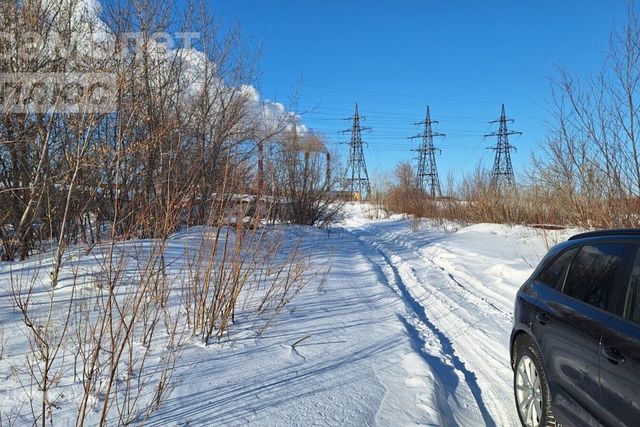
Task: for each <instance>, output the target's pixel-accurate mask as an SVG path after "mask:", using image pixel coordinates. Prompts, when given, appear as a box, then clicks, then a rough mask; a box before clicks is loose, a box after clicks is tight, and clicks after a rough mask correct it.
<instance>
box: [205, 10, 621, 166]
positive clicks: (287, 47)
mask: <svg viewBox="0 0 640 427" xmlns="http://www.w3.org/2000/svg"><path fill="white" fill-rule="evenodd" d="M210 6H211V10H212V11H213V12H215V13H216V15H217V16H218V18H221V19H222V20H223V21H224V22H225V23H227V24H228V23H230V22H232V21H238V22H239V23H240V24H241V27H242V33H243V35H244V38H245V41H247V42H248V43H251V44H253V45H254V46H256V45H258V44H260V45H261V46H262V47H261V52H262V55H261V58H260V64H259V65H260V75H259V77H258V80H257V82H255V83H256V84H257V86H258V87H259V89H260V91H261V93H262V95H263V97H265V98H267V99H270V100H275V101H279V102H283V103H285V105H290V96H291V94H292V93H294V92H295V91H296V88H297V87H298V85H299V86H300V88H301V90H300V93H299V96H298V102H297V108H296V110H297V111H301V112H303V113H304V115H303V121H304V123H305V124H306V125H307V126H309V127H310V128H313V129H314V130H315V131H316V132H317V133H321V134H323V135H324V136H325V137H326V138H327V140H328V141H329V143H330V144H331V146H333V147H340V150H341V152H342V153H343V157H346V153H347V147H346V145H340V144H339V143H340V142H341V141H347V140H348V138H349V135H348V134H345V135H341V134H339V133H338V131H339V130H341V129H347V128H349V126H350V123H349V122H347V121H343V120H341V119H343V118H345V117H348V116H349V115H350V114H352V112H353V106H354V103H355V102H356V101H358V103H359V105H360V111H361V113H362V114H363V115H365V116H366V117H367V120H366V122H365V123H366V125H367V126H371V127H372V128H373V129H372V131H371V132H370V133H366V134H364V138H363V139H364V140H365V141H367V142H368V143H369V145H368V146H367V148H366V151H365V157H366V160H367V165H368V168H369V172H370V175H380V174H381V173H383V172H385V171H389V170H391V169H393V167H394V166H395V165H396V164H397V162H398V161H400V160H408V159H412V158H413V156H414V154H415V153H412V152H411V151H410V149H411V148H415V145H416V144H417V143H418V141H413V142H411V141H408V140H407V139H406V138H407V137H408V136H411V135H414V134H417V133H419V132H420V129H419V128H418V127H416V126H413V125H412V123H413V122H417V121H421V120H423V118H424V114H425V107H426V105H427V104H428V105H430V107H431V114H432V118H433V119H434V120H439V121H440V124H439V125H438V127H437V130H438V131H440V132H443V133H446V134H447V137H446V138H442V139H439V140H438V141H437V145H438V146H439V147H441V148H442V154H441V155H440V156H438V158H437V161H438V166H439V169H440V174H441V176H445V175H446V174H447V173H448V172H449V171H452V172H453V173H454V174H456V175H459V174H460V173H462V172H468V171H470V170H471V169H473V168H474V167H475V165H477V164H478V162H483V164H484V165H486V166H490V165H491V163H492V160H493V152H492V151H490V150H486V149H485V148H486V147H487V146H489V145H492V144H493V143H494V142H495V141H493V140H492V139H483V135H484V134H486V133H490V132H491V131H493V130H495V128H492V127H490V126H489V124H488V121H490V120H493V119H496V118H498V116H499V112H500V105H501V103H505V105H506V109H507V115H508V116H509V117H511V118H513V119H515V123H514V124H513V125H511V126H512V127H513V129H514V130H520V131H522V132H523V135H522V136H515V137H512V139H511V142H512V143H513V144H514V145H515V146H516V147H517V148H518V151H517V152H516V153H514V154H513V160H514V168H515V169H516V173H522V171H523V169H524V167H526V165H527V164H528V161H529V159H530V154H531V152H532V151H536V150H537V149H538V147H539V146H540V144H541V143H542V141H543V140H544V138H545V127H546V125H545V123H546V121H548V120H549V119H550V113H549V107H548V103H549V95H550V83H549V80H550V79H551V78H553V77H555V76H556V75H557V66H562V67H564V68H566V69H568V70H569V71H571V72H573V73H577V74H580V75H583V76H588V75H590V74H593V73H594V72H596V71H597V70H598V68H599V67H600V65H601V63H602V61H603V59H604V58H605V56H606V50H607V47H608V43H609V36H610V33H611V31H612V30H613V28H614V27H615V26H620V25H621V24H623V23H624V21H625V19H626V18H625V16H626V10H627V1H626V0H600V1H596V0H586V1H585V0H571V1H557V0H536V1H533V0H526V1H524V0H520V1H515V0H513V1H506V0H504V1H497V0H483V1H471V0H468V1H449V0H447V1H445V0H439V1H436V0H422V1H420V0H404V1H402V0H398V1H355V0H352V1H349V0H342V1H339V0H324V1H320V0H317V1H305V0H297V1H294V0H262V1H260V0H211V2H210Z"/></svg>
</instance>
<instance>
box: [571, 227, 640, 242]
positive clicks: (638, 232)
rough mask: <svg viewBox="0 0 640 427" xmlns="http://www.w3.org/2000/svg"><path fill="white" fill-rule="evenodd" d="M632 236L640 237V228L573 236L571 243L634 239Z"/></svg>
mask: <svg viewBox="0 0 640 427" xmlns="http://www.w3.org/2000/svg"><path fill="white" fill-rule="evenodd" d="M632 236H639V237H640V228H625V229H617V230H597V231H589V232H587V233H580V234H576V235H575V236H571V237H570V238H569V241H572V240H581V239H588V238H592V237H632Z"/></svg>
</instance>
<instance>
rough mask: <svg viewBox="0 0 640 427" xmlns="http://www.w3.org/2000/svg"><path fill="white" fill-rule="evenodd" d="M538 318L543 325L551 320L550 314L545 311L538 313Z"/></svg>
mask: <svg viewBox="0 0 640 427" xmlns="http://www.w3.org/2000/svg"><path fill="white" fill-rule="evenodd" d="M536 319H538V323H540V324H541V325H546V324H548V323H549V322H550V321H551V319H550V318H549V316H548V315H547V314H545V313H538V315H537V316H536Z"/></svg>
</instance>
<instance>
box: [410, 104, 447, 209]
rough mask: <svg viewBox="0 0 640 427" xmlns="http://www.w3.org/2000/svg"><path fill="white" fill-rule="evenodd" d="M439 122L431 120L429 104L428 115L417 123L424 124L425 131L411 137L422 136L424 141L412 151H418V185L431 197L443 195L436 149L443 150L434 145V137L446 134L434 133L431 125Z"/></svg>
mask: <svg viewBox="0 0 640 427" xmlns="http://www.w3.org/2000/svg"><path fill="white" fill-rule="evenodd" d="M433 123H438V122H437V121H434V120H431V113H430V112H429V106H427V117H426V118H425V120H424V121H423V122H418V123H415V124H416V125H424V131H423V133H421V134H420V135H416V136H411V137H409V139H418V138H422V143H421V144H420V147H419V148H418V149H414V150H411V151H417V152H418V171H417V173H416V178H417V180H418V186H419V187H420V188H421V189H422V191H425V192H427V194H429V195H430V196H431V197H434V198H435V197H441V196H442V190H441V189H440V178H439V177H438V168H437V166H436V151H441V150H440V149H438V148H435V147H434V146H433V137H435V136H445V134H443V133H437V132H436V133H434V132H433V129H432V127H431V125H432V124H433Z"/></svg>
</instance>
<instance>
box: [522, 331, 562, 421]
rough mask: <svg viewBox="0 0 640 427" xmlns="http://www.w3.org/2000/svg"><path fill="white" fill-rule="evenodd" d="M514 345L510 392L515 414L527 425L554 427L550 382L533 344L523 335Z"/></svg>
mask: <svg viewBox="0 0 640 427" xmlns="http://www.w3.org/2000/svg"><path fill="white" fill-rule="evenodd" d="M519 344H520V345H519V346H518V347H517V348H516V358H515V365H514V375H513V394H514V397H515V400H516V408H517V411H518V417H519V418H520V422H521V423H522V425H523V426H526V427H549V426H555V425H556V422H555V419H554V417H553V414H552V411H551V393H550V392H549V382H548V381H547V375H546V372H545V370H544V366H543V364H542V358H541V357H540V352H539V351H538V348H537V347H536V345H535V344H534V343H533V341H531V339H529V338H525V339H524V340H523V341H522V342H521V343H519Z"/></svg>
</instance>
